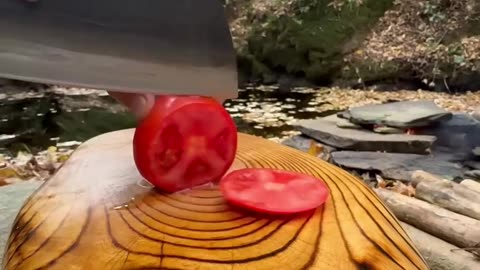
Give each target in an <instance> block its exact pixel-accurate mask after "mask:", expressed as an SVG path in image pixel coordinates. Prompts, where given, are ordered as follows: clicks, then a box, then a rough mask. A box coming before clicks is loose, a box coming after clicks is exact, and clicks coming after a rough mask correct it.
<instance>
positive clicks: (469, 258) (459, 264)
mask: <svg viewBox="0 0 480 270" xmlns="http://www.w3.org/2000/svg"><path fill="white" fill-rule="evenodd" d="M400 224H402V227H403V228H404V229H405V230H406V231H407V233H408V235H409V236H410V237H411V238H412V240H413V242H414V243H415V245H416V246H417V247H418V249H419V250H420V252H421V253H422V255H423V257H424V258H425V260H426V261H427V263H428V264H429V266H430V269H431V270H478V269H480V260H478V258H477V257H476V256H475V255H473V254H472V253H469V252H467V251H465V250H462V249H459V248H458V247H457V246H454V245H452V244H450V243H447V242H445V241H443V240H442V239H439V238H437V237H435V236H433V235H431V234H428V233H426V232H424V231H421V230H419V229H417V228H415V227H413V226H411V225H409V224H407V223H405V222H400Z"/></svg>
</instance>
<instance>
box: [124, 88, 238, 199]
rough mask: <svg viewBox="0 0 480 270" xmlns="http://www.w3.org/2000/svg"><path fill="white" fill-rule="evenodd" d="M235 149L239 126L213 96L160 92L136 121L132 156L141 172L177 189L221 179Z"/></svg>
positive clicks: (152, 180)
mask: <svg viewBox="0 0 480 270" xmlns="http://www.w3.org/2000/svg"><path fill="white" fill-rule="evenodd" d="M236 150H237V128H236V126H235V123H234V121H233V119H232V118H231V116H230V115H229V114H228V112H227V111H226V110H225V109H224V108H223V106H222V105H221V104H220V103H218V102H217V101H216V100H214V99H213V98H209V97H201V96H160V97H158V98H157V99H156V101H155V104H154V107H153V109H152V110H151V112H150V113H149V114H148V115H147V116H146V117H145V118H144V119H143V120H142V121H141V122H140V123H139V124H138V126H137V128H136V130H135V135H134V138H133V155H134V160H135V164H136V166H137V169H138V171H139V173H140V174H141V175H142V176H143V177H144V178H145V179H146V180H147V181H148V182H150V183H151V184H153V185H154V186H155V187H157V188H159V189H162V190H164V191H167V192H175V191H179V190H182V189H186V188H191V187H193V186H197V185H201V184H205V183H207V182H211V181H217V180H219V179H220V178H221V177H222V176H223V174H225V172H226V171H227V170H228V169H229V167H230V166H231V164H232V163H233V160H234V158H235V153H236Z"/></svg>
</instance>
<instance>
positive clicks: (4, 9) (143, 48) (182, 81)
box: [0, 0, 237, 99]
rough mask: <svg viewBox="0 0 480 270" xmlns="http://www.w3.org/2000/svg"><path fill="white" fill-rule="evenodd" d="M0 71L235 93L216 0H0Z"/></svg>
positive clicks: (118, 85)
mask: <svg viewBox="0 0 480 270" xmlns="http://www.w3.org/2000/svg"><path fill="white" fill-rule="evenodd" d="M0 77H4V78H11V79H19V80H26V81H32V82H40V83H47V84H58V85H64V86H78V87H86V88H96V89H105V90H114V91H121V92H147V93H154V94H185V95H205V96H212V97H217V98H223V99H228V98H236V97H237V73H236V62H235V53H234V49H233V43H232V38H231V35H230V31H229V28H228V23H227V19H226V16H225V9H224V7H223V3H222V1H221V0H37V1H35V0H0Z"/></svg>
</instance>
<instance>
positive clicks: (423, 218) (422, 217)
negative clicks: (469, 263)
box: [375, 189, 480, 248]
mask: <svg viewBox="0 0 480 270" xmlns="http://www.w3.org/2000/svg"><path fill="white" fill-rule="evenodd" d="M375 192H376V193H377V194H378V196H379V197H380V198H381V199H382V200H383V201H384V202H385V204H386V205H387V206H388V207H389V208H390V209H391V210H392V211H393V213H394V214H395V216H397V218H398V219H400V220H401V221H404V222H406V223H408V224H410V225H413V226H415V227H417V228H419V229H420V230H422V231H425V232H428V233H430V234H432V235H434V236H437V237H438V238H440V239H443V240H445V241H447V242H449V243H451V244H454V245H456V246H458V247H461V248H465V247H473V246H475V245H476V244H477V243H478V242H479V241H480V221H479V220H476V219H473V218H470V217H467V216H464V215H460V214H457V213H455V212H452V211H449V210H446V209H443V208H441V207H440V206H436V205H432V204H429V203H427V202H425V201H421V200H418V199H415V198H411V197H408V196H405V195H401V194H399V193H396V192H393V191H390V190H387V189H375Z"/></svg>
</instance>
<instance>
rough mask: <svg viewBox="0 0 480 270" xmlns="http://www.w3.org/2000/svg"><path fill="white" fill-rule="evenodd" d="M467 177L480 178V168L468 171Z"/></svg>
mask: <svg viewBox="0 0 480 270" xmlns="http://www.w3.org/2000/svg"><path fill="white" fill-rule="evenodd" d="M465 177H469V178H472V179H475V180H480V170H472V171H466V172H465Z"/></svg>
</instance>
